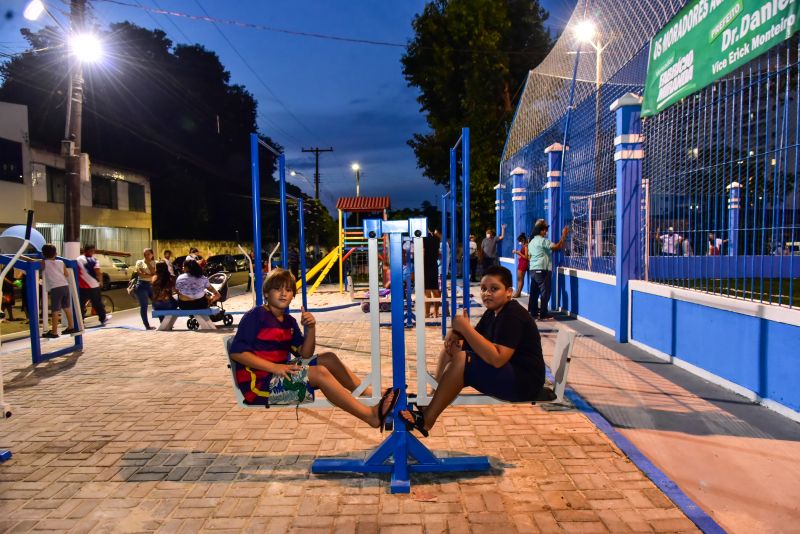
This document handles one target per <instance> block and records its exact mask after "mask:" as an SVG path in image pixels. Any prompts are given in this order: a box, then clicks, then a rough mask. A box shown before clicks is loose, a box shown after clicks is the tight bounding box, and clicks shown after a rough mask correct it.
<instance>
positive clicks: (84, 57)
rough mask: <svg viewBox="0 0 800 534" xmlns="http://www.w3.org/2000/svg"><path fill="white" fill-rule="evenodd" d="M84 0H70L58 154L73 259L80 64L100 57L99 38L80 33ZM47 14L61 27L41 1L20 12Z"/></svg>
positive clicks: (77, 221)
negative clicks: (61, 137) (62, 163)
mask: <svg viewBox="0 0 800 534" xmlns="http://www.w3.org/2000/svg"><path fill="white" fill-rule="evenodd" d="M86 2H87V0H70V30H69V34H68V36H67V37H68V41H69V50H70V54H69V71H70V86H69V91H68V93H67V118H66V124H65V127H64V140H63V141H62V143H61V153H62V155H63V156H64V159H65V163H66V165H65V166H66V173H67V178H66V181H65V184H64V185H65V194H64V250H63V254H64V256H65V257H66V258H70V259H75V258H77V257H78V255H79V254H80V238H81V194H80V189H81V126H82V122H83V63H87V62H95V61H98V60H99V59H100V58H101V56H102V49H101V46H100V41H99V40H98V38H97V37H96V36H94V35H91V34H87V33H84V31H83V29H84V22H85V15H86ZM42 13H47V14H48V15H49V16H50V17H51V18H53V20H55V22H56V24H58V25H59V26H61V24H60V23H59V22H58V20H57V19H55V17H53V15H52V13H50V11H49V10H48V9H47V7H46V5H45V4H44V3H43V2H42V0H33V1H32V2H30V3H29V4H28V5H27V7H26V8H25V11H24V13H23V14H24V16H25V18H27V19H28V20H36V19H38V18H39V16H41V14H42Z"/></svg>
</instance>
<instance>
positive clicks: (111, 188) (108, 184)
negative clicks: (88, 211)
mask: <svg viewBox="0 0 800 534" xmlns="http://www.w3.org/2000/svg"><path fill="white" fill-rule="evenodd" d="M92 206H94V207H95V208H108V209H112V210H115V209H117V181H116V180H111V179H110V178H105V177H103V176H96V175H92Z"/></svg>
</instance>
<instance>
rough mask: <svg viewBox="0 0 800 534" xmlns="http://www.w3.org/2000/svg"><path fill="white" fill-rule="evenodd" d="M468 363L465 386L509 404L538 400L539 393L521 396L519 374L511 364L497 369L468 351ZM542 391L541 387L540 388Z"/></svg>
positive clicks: (465, 369) (534, 392)
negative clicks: (518, 384)
mask: <svg viewBox="0 0 800 534" xmlns="http://www.w3.org/2000/svg"><path fill="white" fill-rule="evenodd" d="M466 353H467V361H466V363H465V365H464V385H465V386H470V387H473V388H475V389H477V390H478V391H480V392H481V393H483V394H484V395H489V396H490V397H494V398H496V399H500V400H504V401H508V402H525V401H530V400H533V399H535V398H536V394H537V393H538V389H537V388H533V389H536V391H532V392H530V393H528V394H526V395H521V394H520V392H519V389H518V388H517V382H518V377H517V372H516V371H515V370H514V367H513V366H512V365H511V364H510V363H506V364H505V365H504V366H502V367H500V368H497V367H493V366H491V365H489V364H488V363H486V362H485V361H484V360H483V358H481V357H480V356H478V355H477V354H475V353H474V352H472V351H471V350H467V351H466ZM539 389H541V387H540V388H539Z"/></svg>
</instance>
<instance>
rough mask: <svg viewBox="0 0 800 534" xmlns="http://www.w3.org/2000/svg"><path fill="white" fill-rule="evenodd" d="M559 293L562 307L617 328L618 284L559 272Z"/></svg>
mask: <svg viewBox="0 0 800 534" xmlns="http://www.w3.org/2000/svg"><path fill="white" fill-rule="evenodd" d="M553 290H554V291H555V288H553ZM558 293H559V302H560V303H561V308H562V309H564V310H566V311H568V312H569V313H571V314H573V315H580V316H581V317H583V318H586V319H588V320H590V321H593V322H595V323H597V324H600V325H603V326H605V327H607V328H610V329H611V330H616V322H617V320H616V317H617V315H618V313H617V312H618V311H619V310H618V309H617V306H618V304H617V300H618V299H617V293H616V286H610V285H608V284H603V283H601V282H596V281H594V280H587V279H586V278H578V277H577V276H568V275H565V274H563V273H559V275H558Z"/></svg>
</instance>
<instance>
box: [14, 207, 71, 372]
mask: <svg viewBox="0 0 800 534" xmlns="http://www.w3.org/2000/svg"><path fill="white" fill-rule="evenodd" d="M32 224H33V211H28V224H27V225H25V226H23V225H17V226H12V227H11V228H8V229H7V230H6V231H4V232H3V234H2V236H0V251H3V252H5V251H7V250H12V249H17V250H16V253H14V254H0V265H2V266H3V270H2V278H5V276H6V274H7V273H8V272H9V271H11V270H12V269H18V270H20V271H23V272H24V273H25V295H24V298H25V302H26V303H27V312H28V317H29V318H30V340H31V361H32V363H33V365H37V364H39V363H42V362H44V361H47V360H50V359H52V358H57V357H59V356H63V355H65V354H71V353H73V352H79V351H81V350H83V335H82V332H83V330H84V326H83V319H82V315H81V310H80V299H79V296H78V283H77V280H78V262H77V261H75V260H70V259H67V258H61V257H59V258H58V259H59V260H61V261H63V262H64V265H66V267H67V268H68V269H69V270H70V272H71V273H72V275H73V276H70V277H68V282H69V289H70V300H71V302H72V316H73V317H74V320H75V327H76V330H77V331H78V334H77V335H75V336H74V337H73V343H72V345H70V346H68V347H64V348H61V349H58V350H54V351H51V352H46V353H43V352H42V337H41V334H42V330H41V329H40V327H39V320H38V319H39V315H40V313H41V315H42V323H43V325H42V328H44V329H47V326H48V313H47V311H48V305H47V304H48V302H47V292H46V291H44V289H43V287H42V288H41V301H40V299H39V291H40V284H39V280H40V272H41V270H42V262H41V256H40V254H39V253H38V252H37V253H36V254H31V255H30V257H28V256H24V255H23V254H24V252H25V250H27V248H28V246H29V245H32V246H33V247H34V248H35V249H36V250H37V251H39V252H40V251H41V249H42V245H44V244H45V240H44V237H43V236H42V234H40V233H39V232H37V231H36V230H35V229H33V228H32ZM31 257H33V261H30V259H31ZM40 302H41V307H40ZM40 309H41V310H43V311H42V312H40Z"/></svg>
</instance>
